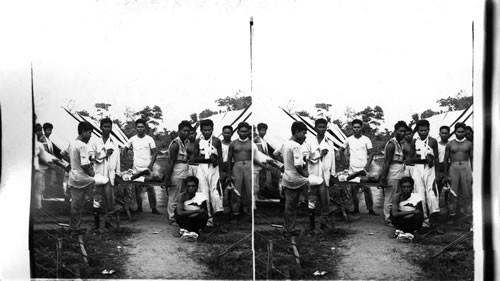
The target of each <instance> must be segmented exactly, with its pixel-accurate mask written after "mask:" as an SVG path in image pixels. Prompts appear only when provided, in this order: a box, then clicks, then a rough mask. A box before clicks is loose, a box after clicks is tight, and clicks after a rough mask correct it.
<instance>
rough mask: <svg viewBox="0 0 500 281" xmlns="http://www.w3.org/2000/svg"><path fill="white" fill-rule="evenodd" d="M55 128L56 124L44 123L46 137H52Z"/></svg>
mask: <svg viewBox="0 0 500 281" xmlns="http://www.w3.org/2000/svg"><path fill="white" fill-rule="evenodd" d="M53 129H54V126H53V125H52V124H50V123H45V124H43V133H44V134H45V136H46V137H50V135H51V134H52V130H53Z"/></svg>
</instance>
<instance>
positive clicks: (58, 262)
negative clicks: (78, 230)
mask: <svg viewBox="0 0 500 281" xmlns="http://www.w3.org/2000/svg"><path fill="white" fill-rule="evenodd" d="M61 264H62V239H61V238H57V242H56V278H59V277H61Z"/></svg>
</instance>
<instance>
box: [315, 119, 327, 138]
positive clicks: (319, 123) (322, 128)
mask: <svg viewBox="0 0 500 281" xmlns="http://www.w3.org/2000/svg"><path fill="white" fill-rule="evenodd" d="M314 129H316V132H317V133H318V135H319V136H321V137H322V136H324V135H325V132H326V130H327V129H328V122H327V121H326V120H325V119H323V118H319V119H316V121H314Z"/></svg>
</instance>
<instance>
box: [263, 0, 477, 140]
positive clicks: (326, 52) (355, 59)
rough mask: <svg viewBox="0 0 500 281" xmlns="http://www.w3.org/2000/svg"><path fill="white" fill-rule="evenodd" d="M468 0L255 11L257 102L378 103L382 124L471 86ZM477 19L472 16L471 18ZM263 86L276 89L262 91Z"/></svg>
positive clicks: (335, 106)
mask: <svg viewBox="0 0 500 281" xmlns="http://www.w3.org/2000/svg"><path fill="white" fill-rule="evenodd" d="M473 13H474V9H473V6H472V1H411V2H410V1H396V0H394V1H369V0H368V1H328V2H322V4H319V5H311V4H310V2H305V1H304V2H303V1H297V2H296V4H295V5H288V6H285V5H282V6H281V7H280V9H274V10H273V11H272V12H267V13H261V14H257V15H256V16H255V17H254V19H255V58H256V59H255V76H254V77H255V93H256V94H255V97H256V98H263V99H262V100H259V99H257V100H256V107H258V103H259V102H260V101H261V102H265V103H266V104H275V105H280V106H286V105H287V104H288V103H289V101H290V100H293V101H295V102H294V104H295V108H296V109H297V110H301V109H304V110H307V111H309V112H311V113H314V112H315V109H314V104H315V103H321V102H323V103H330V104H332V111H333V115H334V117H337V118H339V117H342V116H343V115H344V112H345V110H346V107H351V108H353V109H354V110H356V111H360V110H362V109H364V108H365V107H367V106H371V107H372V108H373V107H374V106H375V105H379V106H381V107H382V109H383V110H384V112H385V116H386V121H387V124H388V127H389V128H390V129H391V130H392V126H393V124H394V123H395V122H397V121H398V120H404V121H407V122H408V121H409V120H411V114H412V113H421V112H423V111H424V110H426V109H428V108H431V109H434V110H437V109H438V106H437V103H436V100H437V99H439V98H445V97H448V96H455V95H456V94H457V93H458V92H459V91H460V90H464V91H465V92H466V93H467V94H468V95H471V94H472V90H471V89H472V82H471V81H472V32H471V29H472V27H471V26H472V20H473V15H474V14H473ZM476 27H477V23H476ZM271 95H276V96H275V97H273V98H270V96H271Z"/></svg>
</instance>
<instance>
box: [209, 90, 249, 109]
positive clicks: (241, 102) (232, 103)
mask: <svg viewBox="0 0 500 281" xmlns="http://www.w3.org/2000/svg"><path fill="white" fill-rule="evenodd" d="M240 95H241V91H238V92H237V93H236V94H235V95H234V96H233V97H229V96H227V97H225V98H220V99H217V100H215V103H216V104H217V106H221V107H225V108H227V111H232V110H240V109H245V108H247V107H248V106H249V105H250V104H252V97H251V96H240Z"/></svg>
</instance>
